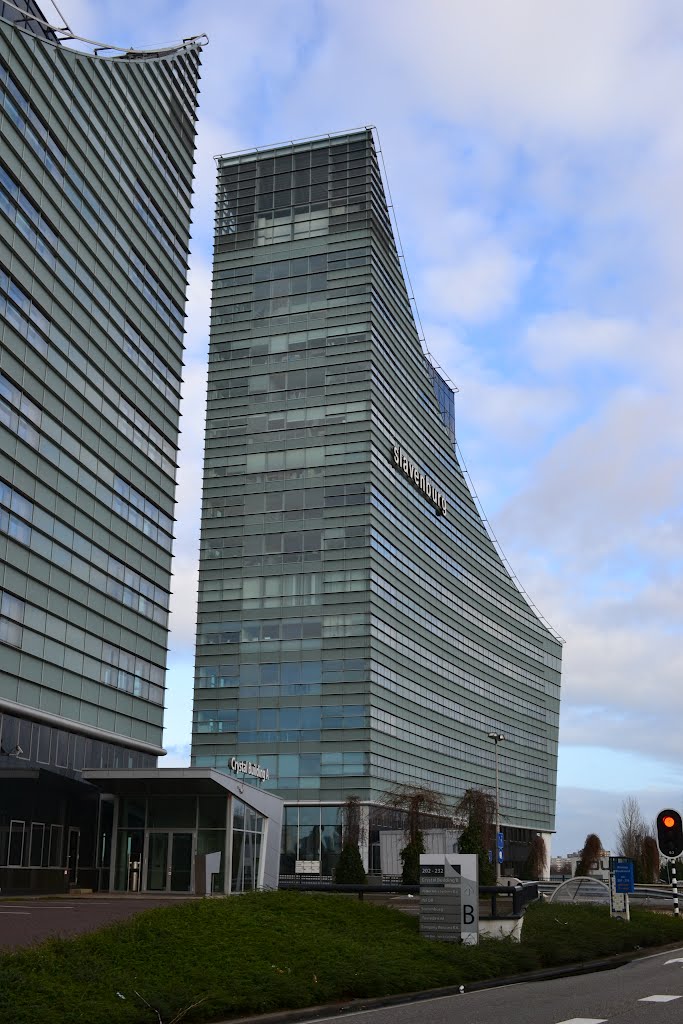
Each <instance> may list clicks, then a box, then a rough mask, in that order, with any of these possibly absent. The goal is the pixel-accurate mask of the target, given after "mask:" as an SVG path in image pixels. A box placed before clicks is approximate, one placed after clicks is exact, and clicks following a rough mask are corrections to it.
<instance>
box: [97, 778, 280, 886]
mask: <svg viewBox="0 0 683 1024" xmlns="http://www.w3.org/2000/svg"><path fill="white" fill-rule="evenodd" d="M84 778H85V779H87V781H88V782H90V783H92V784H93V785H95V786H97V787H98V789H100V791H101V792H102V794H103V796H104V795H109V796H111V797H112V798H113V802H114V808H113V819H112V830H111V850H112V854H111V857H110V858H109V878H108V886H107V883H106V881H104V886H105V887H106V888H109V889H110V890H111V891H119V892H185V893H197V894H206V893H211V892H215V893H229V892H243V891H244V890H246V889H260V888H263V887H273V888H276V887H277V883H278V871H279V854H280V836H281V831H282V801H281V800H280V799H279V798H278V797H275V796H273V795H272V794H270V793H264V792H263V791H261V790H259V789H257V788H256V787H254V786H248V785H245V784H244V783H243V782H242V781H241V780H239V779H237V778H234V777H232V776H229V775H224V774H222V773H221V772H219V771H214V770H211V769H208V770H207V769H201V768H178V769H174V768H155V769H147V770H144V771H139V770H108V771H87V772H85V773H84Z"/></svg>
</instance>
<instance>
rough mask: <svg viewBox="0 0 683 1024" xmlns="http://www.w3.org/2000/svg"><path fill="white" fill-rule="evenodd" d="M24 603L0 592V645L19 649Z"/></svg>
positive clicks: (5, 592) (21, 636)
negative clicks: (8, 645)
mask: <svg viewBox="0 0 683 1024" xmlns="http://www.w3.org/2000/svg"><path fill="white" fill-rule="evenodd" d="M24 610H25V602H24V601H21V600H20V599H19V598H18V597H15V596H14V595H13V594H10V593H8V592H7V591H6V590H0V643H3V644H10V645H11V646H12V647H21V641H22V639H23V635H24V630H23V626H22V623H23V621H24Z"/></svg>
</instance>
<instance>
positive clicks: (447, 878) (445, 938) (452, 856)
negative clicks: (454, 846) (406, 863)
mask: <svg viewBox="0 0 683 1024" xmlns="http://www.w3.org/2000/svg"><path fill="white" fill-rule="evenodd" d="M420 933H421V934H422V935H424V937H425V938H426V939H439V940H440V941H441V942H465V943H468V944H470V945H476V943H477V942H478V941H479V863H478V860H477V856H476V854H474V853H422V854H420Z"/></svg>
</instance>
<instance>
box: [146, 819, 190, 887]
mask: <svg viewBox="0 0 683 1024" xmlns="http://www.w3.org/2000/svg"><path fill="white" fill-rule="evenodd" d="M193 842H194V834H193V833H192V832H152V831H150V832H148V833H147V871H146V877H145V881H146V886H145V888H146V889H147V891H148V892H191V889H192V848H193Z"/></svg>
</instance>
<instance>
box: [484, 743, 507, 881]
mask: <svg viewBox="0 0 683 1024" xmlns="http://www.w3.org/2000/svg"><path fill="white" fill-rule="evenodd" d="M488 736H489V739H490V740H493V742H494V748H493V749H494V751H495V755H496V846H495V850H494V855H495V858H496V884H497V885H499V884H500V859H499V855H498V836H499V834H500V792H499V789H498V744H499V743H501V742H502V740H504V739H505V736H504V734H503V733H502V732H490V733H489V734H488Z"/></svg>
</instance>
